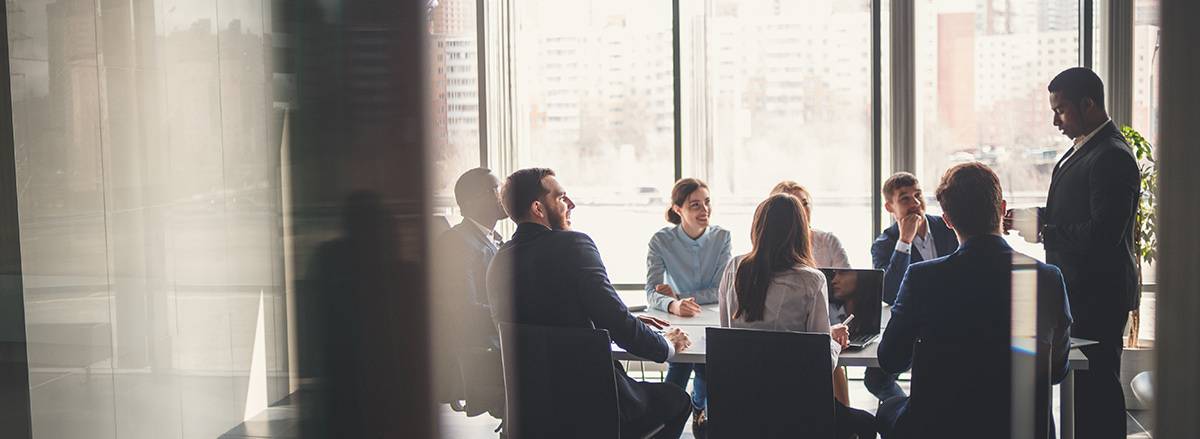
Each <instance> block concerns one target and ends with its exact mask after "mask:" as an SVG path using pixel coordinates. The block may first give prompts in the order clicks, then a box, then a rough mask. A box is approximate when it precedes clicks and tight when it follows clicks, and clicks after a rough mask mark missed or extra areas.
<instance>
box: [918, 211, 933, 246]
mask: <svg viewBox="0 0 1200 439" xmlns="http://www.w3.org/2000/svg"><path fill="white" fill-rule="evenodd" d="M918 239H919V240H921V242H928V241H933V229H931V228H930V227H929V217H928V216H926V217H925V236H924V237H922V236H921V235H920V234H919V233H918V234H917V236H914V237H913V242H917V240H918Z"/></svg>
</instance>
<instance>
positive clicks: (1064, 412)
mask: <svg viewBox="0 0 1200 439" xmlns="http://www.w3.org/2000/svg"><path fill="white" fill-rule="evenodd" d="M1058 403H1059V410H1058V417H1059V420H1058V425H1059V427H1060V428H1059V433H1060V434H1059V437H1060V438H1062V439H1075V371H1074V370H1067V377H1066V378H1065V379H1063V381H1062V384H1059V385H1058Z"/></svg>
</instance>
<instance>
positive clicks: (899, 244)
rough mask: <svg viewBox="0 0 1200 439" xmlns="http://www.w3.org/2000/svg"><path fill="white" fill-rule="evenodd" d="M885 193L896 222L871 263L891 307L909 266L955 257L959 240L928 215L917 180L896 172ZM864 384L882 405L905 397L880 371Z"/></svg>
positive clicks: (868, 376) (867, 377) (873, 370)
mask: <svg viewBox="0 0 1200 439" xmlns="http://www.w3.org/2000/svg"><path fill="white" fill-rule="evenodd" d="M882 192H883V200H884V203H883V208H884V209H886V210H887V211H888V213H891V214H892V218H893V219H894V220H895V221H896V222H895V223H894V224H892V226H891V227H888V228H887V229H886V230H884V231H883V233H880V234H879V237H877V238H875V242H874V243H872V244H871V262H872V263H873V264H874V265H875V268H876V269H880V270H883V301H884V302H887V303H888V305H891V304H892V303H894V302H895V301H896V292H897V291H898V290H899V289H900V279H901V278H903V277H904V272H905V271H907V270H908V265H909V264H911V263H915V262H921V261H928V260H930V259H934V258H937V257H940V256H946V255H948V254H950V253H953V252H954V250H955V249H957V248H958V240H957V239H955V237H954V232H951V231H950V229H949V228H947V227H946V223H945V222H944V221H942V218H941V217H939V216H937V215H926V214H925V197H924V194H923V193H922V191H921V182H919V181H917V177H916V176H914V175H912V174H909V173H907V172H897V173H895V174H893V175H892V176H891V177H888V179H887V180H885V181H884V182H883V190H882ZM863 384H864V385H866V387H867V390H869V391H870V392H871V394H873V395H875V397H876V398H879V401H880V402H883V401H887V400H888V399H890V398H892V397H896V396H903V395H904V391H903V390H900V386H899V385H898V384H896V376H895V375H891V374H886V373H884V372H883V370H881V369H879V368H875V367H870V368H867V371H866V373H864V374H863Z"/></svg>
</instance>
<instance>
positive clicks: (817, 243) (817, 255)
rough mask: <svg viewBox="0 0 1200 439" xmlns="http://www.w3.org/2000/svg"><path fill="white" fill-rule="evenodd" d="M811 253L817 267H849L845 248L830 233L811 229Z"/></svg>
mask: <svg viewBox="0 0 1200 439" xmlns="http://www.w3.org/2000/svg"><path fill="white" fill-rule="evenodd" d="M812 255H813V263H815V264H817V268H850V259H849V258H847V257H846V249H844V248H842V242H841V241H839V240H838V238H837V236H834V235H833V234H832V233H829V232H824V231H821V230H817V229H812Z"/></svg>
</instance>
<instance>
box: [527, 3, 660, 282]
mask: <svg viewBox="0 0 1200 439" xmlns="http://www.w3.org/2000/svg"><path fill="white" fill-rule="evenodd" d="M517 6H518V9H519V13H518V14H516V18H515V24H516V30H515V46H516V47H515V54H514V58H513V64H512V65H513V68H514V69H515V72H514V78H513V83H514V86H513V87H514V90H515V93H516V96H517V97H516V100H517V102H516V104H517V113H518V114H517V115H516V117H517V129H518V132H519V135H518V138H519V140H518V145H517V151H516V157H515V158H516V165H517V166H516V167H517V168H525V167H531V166H542V167H549V168H552V169H554V170H555V172H556V173H557V174H558V179H559V181H561V182H562V183H563V185H564V187H565V188H566V189H567V192H568V194H569V196H570V197H571V198H572V199H573V200H574V201H575V203H576V205H577V208H576V209H575V212H574V213H573V214H572V222H573V226H572V227H573V228H575V229H576V230H579V231H581V232H584V233H587V234H588V235H591V236H592V238H593V239H595V241H596V244H597V246H598V247H599V248H600V253H601V255H602V257H603V258H604V262H605V264H606V265H607V267H608V274H609V277H610V278H611V279H612V281H613V282H615V283H642V282H645V278H646V248H647V244H648V243H649V241H650V236H651V235H653V234H654V232H655V231H656V230H658V229H659V228H661V227H663V226H666V225H667V223H666V220H665V216H664V214H665V212H666V209H667V206H668V204H669V200H668V198H669V197H670V190H671V185H672V183H673V181H672V180H673V174H674V155H673V154H674V142H675V140H674V139H675V137H674V128H675V124H674V103H673V99H674V94H673V93H674V82H673V81H674V76H673V75H674V71H673V65H672V61H671V60H672V50H671V2H669V1H665V0H655V1H645V0H580V1H560V0H522V1H520V2H518V3H517Z"/></svg>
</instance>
